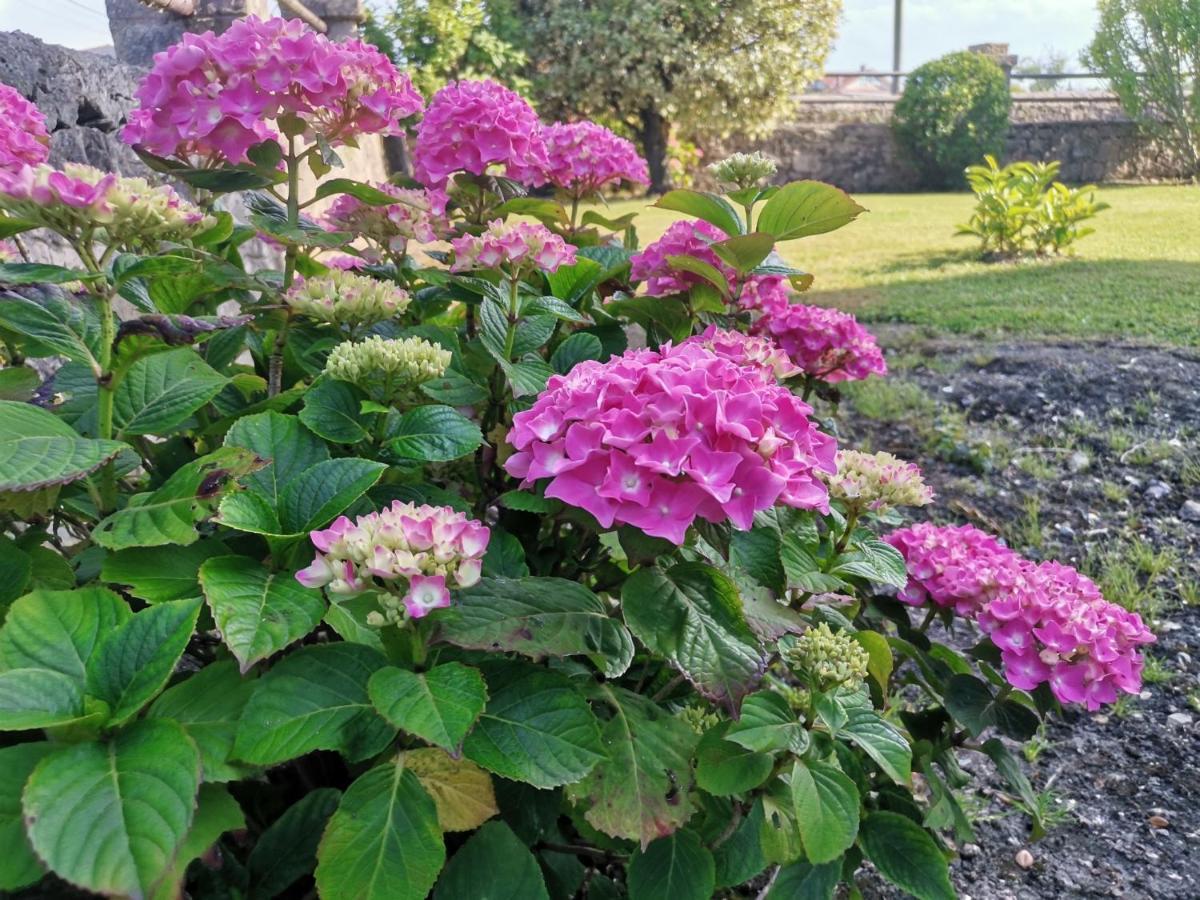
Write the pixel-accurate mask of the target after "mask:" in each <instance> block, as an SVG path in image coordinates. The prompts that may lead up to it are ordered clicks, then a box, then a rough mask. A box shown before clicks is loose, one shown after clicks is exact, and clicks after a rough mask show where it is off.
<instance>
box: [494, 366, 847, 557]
mask: <svg viewBox="0 0 1200 900" xmlns="http://www.w3.org/2000/svg"><path fill="white" fill-rule="evenodd" d="M811 412H812V408H811V407H809V406H808V405H807V404H806V403H804V402H803V401H802V400H801V399H800V398H799V397H797V396H795V395H794V394H792V393H791V392H790V391H788V390H786V389H785V388H783V387H781V386H779V385H777V384H774V383H769V382H768V381H767V380H766V379H765V378H764V377H763V373H762V371H761V369H759V368H755V367H750V366H744V365H739V364H738V363H736V362H733V361H732V360H730V359H726V358H723V357H721V356H718V355H717V354H715V353H713V352H712V351H710V350H708V349H706V348H705V347H703V346H702V345H700V344H697V343H691V344H687V345H681V346H679V347H670V346H666V347H664V348H662V349H661V350H660V351H652V350H631V351H628V352H627V353H625V354H624V355H623V356H619V357H614V358H613V359H610V360H608V361H607V362H604V363H599V362H594V361H588V362H582V363H580V364H578V365H576V366H575V367H574V368H573V369H571V371H570V372H569V373H568V374H567V375H565V376H563V375H556V376H554V377H552V378H551V379H550V381H549V383H548V384H547V386H546V390H545V391H543V392H542V393H541V394H540V395H538V398H537V400H536V401H535V402H534V404H533V406H532V407H531V408H530V409H528V410H525V411H523V412H519V413H517V414H516V415H515V416H514V417H513V427H512V429H511V430H510V431H509V434H508V441H509V443H510V444H512V445H513V447H514V448H515V449H516V452H515V453H514V454H513V455H512V456H510V457H509V458H508V459H507V460H506V461H505V468H506V469H507V471H508V473H509V474H510V475H512V476H514V477H516V478H520V479H522V483H523V484H524V485H526V486H528V485H531V484H533V483H534V482H537V481H540V480H543V479H545V480H546V487H545V493H546V496H547V497H553V498H556V499H559V500H562V501H563V502H564V503H567V504H569V505H571V506H576V507H579V508H581V509H584V510H586V511H587V512H589V513H591V514H592V515H593V516H594V517H595V518H596V520H597V521H598V522H599V524H600V526H601V527H602V528H611V527H612V526H613V525H614V524H623V525H631V526H633V527H635V528H638V529H641V530H642V531H643V532H645V533H646V534H648V535H652V536H654V537H661V538H665V539H667V540H669V541H671V542H673V543H676V544H682V543H683V542H684V538H685V536H686V532H687V529H688V527H689V526H691V524H692V523H693V522H694V521H695V520H696V518H697V517H701V518H704V519H707V520H708V521H710V522H724V521H730V522H732V523H733V525H734V526H735V527H737V528H739V529H743V530H744V529H747V528H749V527H750V526H751V525H752V523H753V519H754V514H755V513H756V512H758V511H760V510H764V509H769V508H770V507H772V506H774V505H776V504H777V503H782V504H785V505H787V506H793V507H797V508H800V509H817V510H822V511H827V510H828V508H829V497H828V493H827V491H826V489H825V486H824V484H823V483H822V481H821V478H820V473H821V472H833V471H834V454H835V453H836V449H837V448H836V444H835V442H834V439H833V438H831V437H830V436H829V435H826V434H823V433H822V432H820V431H818V430H817V428H816V426H815V425H814V424H813V423H812V421H811V419H810V418H809V414H810V413H811Z"/></svg>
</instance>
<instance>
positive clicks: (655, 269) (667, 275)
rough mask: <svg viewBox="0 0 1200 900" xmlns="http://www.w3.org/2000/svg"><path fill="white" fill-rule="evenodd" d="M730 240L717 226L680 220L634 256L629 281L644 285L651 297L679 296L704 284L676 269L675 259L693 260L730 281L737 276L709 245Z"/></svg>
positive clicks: (689, 274) (689, 273)
mask: <svg viewBox="0 0 1200 900" xmlns="http://www.w3.org/2000/svg"><path fill="white" fill-rule="evenodd" d="M727 237H728V235H726V234H725V232H723V231H722V230H721V229H720V228H718V227H717V226H716V225H710V224H709V223H708V222H704V221H702V220H700V219H681V220H680V221H678V222H675V223H673V224H672V225H671V226H670V227H669V228H668V229H667V230H666V231H664V232H663V235H662V237H660V238H659V239H658V240H657V241H654V242H653V243H651V244H647V245H646V246H645V247H644V248H642V249H641V250H639V251H638V252H637V253H635V254H633V257H632V258H631V259H630V263H631V268H630V273H629V274H630V278H631V279H632V280H633V281H644V282H645V289H644V290H645V293H646V294H649V295H650V296H651V297H662V296H665V295H667V294H679V293H683V292H686V291H689V290H691V289H692V288H693V287H694V286H695V285H697V284H701V283H704V279H703V278H701V277H700V276H699V275H696V274H694V273H692V272H688V271H685V270H683V269H676V268H675V267H673V266H672V265H671V263H670V262H669V258H670V257H672V256H694V257H696V259H699V260H702V261H703V262H706V263H708V264H709V265H711V266H713V267H715V268H716V269H717V271H719V272H720V273H721V274H722V275H724V276H725V278H726V279H727V280H730V281H732V280H733V279H734V278H735V277H736V276H737V272H735V271H734V270H733V268H732V267H731V266H728V265H726V264H725V263H724V262H722V261H721V259H720V257H718V256H717V254H716V253H714V252H713V251H712V248H711V247H710V246H709V245H710V244H714V243H716V242H717V241H723V240H725V239H726V238H727Z"/></svg>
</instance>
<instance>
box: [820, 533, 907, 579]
mask: <svg viewBox="0 0 1200 900" xmlns="http://www.w3.org/2000/svg"><path fill="white" fill-rule="evenodd" d="M850 546H851V552H849V553H843V554H842V555H841V556H839V557H838V558H837V559H836V560H835V561H834V566H833V568H832V570H831V571H832V572H834V573H835V574H838V575H857V576H859V577H860V578H868V579H870V580H871V581H875V582H878V583H879V584H887V585H891V586H892V587H895V588H902V587H904V586H905V585H906V584H908V571H907V569H906V568H905V565H904V557H903V556H901V555H900V551H899V550H897V549H896V548H895V547H893V546H892V545H891V544H887V543H884V542H883V541H881V540H879V539H878V538H874V537H872V538H865V539H862V540H856V541H854V542H853V543H852V544H851V545H850Z"/></svg>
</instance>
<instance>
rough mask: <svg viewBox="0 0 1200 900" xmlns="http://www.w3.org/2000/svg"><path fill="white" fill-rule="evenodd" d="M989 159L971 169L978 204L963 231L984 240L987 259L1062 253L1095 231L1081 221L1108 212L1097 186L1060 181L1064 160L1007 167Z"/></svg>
mask: <svg viewBox="0 0 1200 900" xmlns="http://www.w3.org/2000/svg"><path fill="white" fill-rule="evenodd" d="M984 160H985V165H982V166H968V167H967V170H966V174H967V183H968V184H970V186H971V190H973V191H974V192H975V197H976V199H977V201H978V202H977V203H976V204H975V213H974V215H972V216H971V220H970V221H969V222H967V224H965V225H959V226H958V233H959V234H969V235H974V236H975V237H977V238H979V240H980V241H981V242H982V245H983V247H982V249H983V253H984V255H985V256H990V257H993V258H997V259H1012V258H1014V257H1018V256H1043V255H1049V254H1059V253H1062V251H1063V250H1065V249H1067V248H1068V247H1069V246H1070V245H1071V244H1073V243H1074V242H1075V241H1077V240H1079V239H1080V238H1082V237H1086V236H1087V235H1089V234H1091V233H1092V232H1093V231H1095V229H1094V228H1091V227H1087V226H1081V225H1080V223H1081V222H1083V221H1085V220H1086V219H1090V218H1092V217H1093V216H1095V215H1096V214H1097V213H1098V212H1100V211H1101V210H1105V209H1108V204H1107V203H1103V202H1100V201H1097V200H1096V199H1095V196H1096V188H1095V185H1090V184H1088V185H1084V186H1083V187H1079V188H1069V187H1067V186H1066V185H1065V184H1063V183H1062V182H1060V181H1055V177H1056V176H1057V175H1058V170H1059V163H1058V162H1049V163H1040V162H1015V163H1011V164H1009V165H1007V166H1004V167H1003V168H1001V167H1000V166H999V165H998V164H997V163H996V159H995V157H993V156H990V155H989V156H985V157H984Z"/></svg>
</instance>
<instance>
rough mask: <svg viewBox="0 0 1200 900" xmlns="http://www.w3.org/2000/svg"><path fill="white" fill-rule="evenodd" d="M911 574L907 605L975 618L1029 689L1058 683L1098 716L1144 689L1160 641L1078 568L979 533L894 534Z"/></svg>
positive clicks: (923, 530) (1063, 693) (1012, 677)
mask: <svg viewBox="0 0 1200 900" xmlns="http://www.w3.org/2000/svg"><path fill="white" fill-rule="evenodd" d="M886 540H887V541H888V542H889V543H891V544H892V546H894V547H896V549H898V550H899V551H900V553H901V554H902V555H903V556H904V558H905V563H906V564H907V566H908V572H909V584H908V586H907V587H906V588H905V589H904V590H903V591H902V592H901V593H900V599H901V600H904V601H905V602H907V603H913V604H919V603H923V602H925V601H926V600H931V601H932V602H934V603H935V604H937V605H939V606H950V607H953V608H954V609H955V610H956V611H957V612H958V613H959V614H960V615H964V616H966V617H968V618H971V619H974V620H975V622H976V623H977V624H978V625H979V627H980V629H981V630H982V631H983V632H984V633H985V634H987V635H988V636H989V637H990V638H991V640H992V642H993V643H994V644H995V645H996V647H997V648H999V650H1000V655H1001V659H1002V661H1003V664H1004V677H1005V678H1007V679H1008V681H1009V683H1010V684H1012V685H1013V686H1014V687H1016V688H1019V689H1020V690H1032V689H1034V688H1036V687H1037V686H1038V685H1040V684H1049V685H1050V690H1051V692H1052V693H1053V694H1054V696H1055V697H1057V698H1058V700H1059V701H1060V702H1062V703H1081V704H1083V705H1084V706H1085V707H1086V708H1087V709H1089V710H1095V709H1099V708H1100V706H1101V705H1102V704H1104V703H1111V702H1113V701H1114V700H1116V699H1117V693H1118V691H1124V692H1126V693H1129V694H1135V693H1137V692H1138V691H1139V690H1140V689H1141V682H1142V665H1143V662H1142V658H1141V655H1140V652H1139V647H1140V646H1141V645H1143V644H1149V643H1153V641H1154V639H1155V638H1154V635H1153V634H1151V633H1150V631H1149V629H1147V628H1146V626H1145V623H1143V622H1142V619H1141V617H1140V616H1138V615H1137V614H1136V613H1132V612H1129V611H1128V610H1125V609H1122V608H1121V607H1119V606H1117V605H1116V604H1114V603H1109V602H1108V601H1106V600H1105V599H1104V597H1103V596H1102V595H1101V593H1100V590H1099V588H1097V587H1096V585H1095V584H1094V583H1093V582H1092V581H1091V580H1090V579H1088V578H1087V577H1085V576H1084V575H1081V574H1080V573H1079V572H1077V571H1076V570H1075V569H1073V568H1071V567H1070V566H1066V565H1063V564H1061V563H1057V562H1044V563H1040V564H1038V563H1034V562H1031V561H1029V560H1027V559H1024V558H1023V557H1021V556H1019V555H1018V554H1016V553H1014V552H1012V551H1011V550H1008V549H1007V548H1005V547H1002V546H1001V545H1000V544H998V543H997V542H996V541H995V540H994V539H993V538H991V537H989V536H988V535H986V534H984V533H983V532H981V531H978V530H977V529H974V528H971V527H970V526H960V527H958V528H953V527H937V526H933V525H929V524H922V525H915V526H913V527H911V528H905V529H901V530H900V531H896V532H893V533H892V534H890V535H888V536H887V538H886Z"/></svg>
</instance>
